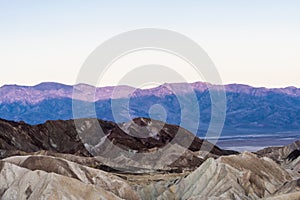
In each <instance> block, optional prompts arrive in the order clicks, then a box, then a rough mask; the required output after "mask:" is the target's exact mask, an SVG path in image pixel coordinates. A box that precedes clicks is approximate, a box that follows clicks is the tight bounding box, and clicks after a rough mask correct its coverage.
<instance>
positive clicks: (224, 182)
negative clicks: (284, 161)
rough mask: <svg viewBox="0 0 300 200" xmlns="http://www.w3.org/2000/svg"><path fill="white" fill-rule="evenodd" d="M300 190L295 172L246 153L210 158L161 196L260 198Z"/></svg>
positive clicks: (181, 197)
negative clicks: (294, 180)
mask: <svg viewBox="0 0 300 200" xmlns="http://www.w3.org/2000/svg"><path fill="white" fill-rule="evenodd" d="M287 185H289V187H288V188H289V190H288V191H287V190H286V188H287ZM299 190H300V188H299V186H298V185H297V184H295V183H294V182H293V179H292V177H291V175H290V174H289V173H288V172H287V171H286V170H284V169H283V168H281V167H280V166H279V165H278V164H276V163H275V162H274V161H273V160H271V159H269V158H266V157H264V158H258V157H257V156H256V155H254V154H251V153H243V154H241V155H235V156H225V157H220V158H219V159H217V160H214V159H212V158H210V159H208V160H207V161H206V162H205V163H203V164H202V165H201V166H200V167H199V168H198V169H197V170H195V171H194V172H192V173H191V174H190V175H188V176H187V177H186V178H183V179H181V180H180V181H179V182H178V183H176V184H174V185H172V186H171V187H170V188H169V189H168V190H167V191H165V192H164V193H163V194H161V195H160V196H159V197H158V199H259V198H269V197H273V196H280V195H283V193H284V194H286V193H291V194H290V195H291V197H292V196H295V198H297V197H298V198H300V195H299V193H298V191H299Z"/></svg>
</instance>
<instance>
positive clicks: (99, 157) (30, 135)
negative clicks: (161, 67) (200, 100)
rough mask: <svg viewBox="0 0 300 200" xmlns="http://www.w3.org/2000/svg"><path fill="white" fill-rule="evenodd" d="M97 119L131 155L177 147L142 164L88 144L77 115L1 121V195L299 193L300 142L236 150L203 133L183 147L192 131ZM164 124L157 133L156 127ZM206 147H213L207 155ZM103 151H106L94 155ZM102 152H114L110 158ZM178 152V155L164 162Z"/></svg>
mask: <svg viewBox="0 0 300 200" xmlns="http://www.w3.org/2000/svg"><path fill="white" fill-rule="evenodd" d="M93 123H96V121H95V120H92V119H84V120H82V121H81V124H82V126H81V127H80V128H82V130H85V131H87V133H89V134H95V133H94V131H96V130H97V129H96V128H95V127H94V124H93ZM97 123H100V124H101V127H103V129H104V132H105V136H106V137H105V139H107V140H110V141H114V144H115V145H118V146H119V147H121V148H122V149H125V150H126V151H129V152H133V153H134V154H133V157H134V156H136V157H137V156H138V155H139V153H147V152H153V151H158V149H161V148H163V147H165V146H166V145H168V144H172V145H171V146H172V148H170V149H169V150H170V151H168V149H167V153H166V154H162V155H161V159H160V160H158V161H157V160H155V159H153V160H151V159H150V160H149V159H148V160H146V159H144V160H143V158H139V161H140V162H142V164H141V163H136V162H135V160H134V159H129V158H128V157H126V156H120V155H118V154H117V152H113V153H112V152H109V149H106V148H103V147H102V146H101V145H99V143H97V142H95V143H96V144H94V145H90V146H87V145H86V144H87V143H88V141H84V142H86V143H83V142H82V141H83V140H80V139H78V135H77V134H76V128H75V126H74V123H73V122H72V121H52V122H47V123H46V124H43V125H38V126H30V125H27V124H24V123H15V122H9V121H5V120H1V121H0V157H1V160H0V198H1V199H4V200H5V199H16V200H19V199H20V200H22V199H24V200H25V199H30V200H36V199H49V200H50V199H91V200H94V199H108V200H110V199H128V200H135V199H145V200H148V199H149V200H151V199H160V200H164V199H166V200H167V199H174V200H177V199H178V200H179V199H197V200H198V199H201V200H202V199H204V200H205V199H215V200H216V199H226V200H227V199H241V200H244V199H245V200H248V199H249V200H250V199H251V200H252V199H274V200H275V199H279V200H280V199H284V200H288V199H291V200H293V199H295V200H298V199H300V157H299V155H300V153H299V152H298V144H300V142H295V143H294V144H291V145H289V146H286V147H280V148H279V147H276V148H267V149H264V150H261V151H259V152H256V153H249V152H244V153H241V154H237V152H234V151H225V150H222V149H220V148H218V147H216V146H214V145H212V144H210V143H208V142H206V141H204V140H201V139H199V138H193V140H192V141H193V142H192V144H191V146H190V147H189V148H185V147H184V146H183V145H182V144H184V141H183V140H185V139H186V138H184V137H183V138H180V139H174V138H175V133H177V132H178V130H179V129H180V130H181V131H182V133H184V134H186V137H187V138H190V137H193V135H192V134H191V133H189V132H188V131H186V130H184V129H181V128H180V127H178V126H173V125H168V124H166V125H164V124H161V122H158V121H155V120H150V119H144V118H140V119H135V122H134V123H131V124H121V125H119V126H118V125H116V124H114V123H112V122H105V121H101V120H99V121H98V120H97ZM122 126H123V128H120V127H122ZM124 127H126V130H125V128H124ZM141 127H142V128H141ZM143 127H144V128H143ZM158 127H160V131H159V132H158V133H156V135H155V140H153V137H152V136H153V133H154V131H153V130H156V129H155V128H158ZM124 130H125V131H124ZM136 134H143V135H144V136H145V135H146V136H147V137H143V138H140V137H136V136H137V135H136ZM124 138H125V139H124ZM174 140H175V141H174ZM171 141H173V142H171ZM102 142H103V140H102ZM89 144H92V143H91V142H90V143H89ZM101 144H103V143H101ZM202 145H203V146H204V147H203V148H201V146H202ZM87 147H88V148H90V149H88V148H87ZM87 149H88V150H89V151H87ZM91 149H92V151H91ZM206 149H212V150H211V152H210V153H208V154H207V152H205V150H206ZM200 150H201V151H200ZM100 151H101V152H102V154H96V156H92V155H91V152H92V153H97V152H100ZM103 152H104V153H105V154H108V153H109V155H115V156H114V157H111V158H108V157H105V156H104V155H105V154H103ZM176 156H178V159H177V160H174V161H173V162H172V163H171V164H167V165H166V164H164V163H168V162H171V161H172V159H171V158H172V157H176ZM130 158H131V157H130ZM129 168H130V169H131V171H128V170H127V169H129Z"/></svg>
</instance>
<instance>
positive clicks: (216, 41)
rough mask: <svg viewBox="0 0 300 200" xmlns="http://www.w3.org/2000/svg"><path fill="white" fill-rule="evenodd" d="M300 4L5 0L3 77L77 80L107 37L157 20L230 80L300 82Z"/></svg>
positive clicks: (0, 34) (7, 80)
mask: <svg viewBox="0 0 300 200" xmlns="http://www.w3.org/2000/svg"><path fill="white" fill-rule="evenodd" d="M299 10H300V1H297V0H294V1H292V0H281V1H276V0H252V1H243V0H219V1H217V0H210V1H208V0H205V1H200V0H194V1H189V0H187V1H176V0H164V1H162V0H152V1H148V0H127V1H126V0H119V1H115V0H109V1H108V0H107V1H92V0H87V1H84V0H81V1H79V0H77V1H76V0H72V1H71V0H69V1H66V0H19V1H17V0H0V66H1V75H0V76H1V79H0V85H3V84H22V85H34V84H37V83H40V82H44V81H56V82H61V83H67V84H74V83H75V80H76V76H77V73H78V71H79V69H80V67H81V65H82V63H83V62H84V60H85V59H86V58H87V56H88V55H89V54H90V53H91V51H93V50H94V49H95V48H96V47H97V46H98V45H100V44H101V43H102V42H103V41H105V40H107V39H109V38H110V37H112V36H114V35H117V34H119V33H122V32H124V31H129V30H133V29H138V28H148V27H151V28H164V29H170V30H173V31H177V32H180V33H182V34H184V35H186V36H188V37H189V38H191V39H192V40H194V41H196V42H197V43H198V44H199V45H200V46H202V47H203V48H204V49H205V51H206V52H207V53H208V55H209V56H210V57H211V58H212V60H213V61H214V63H215V64H216V67H217V69H218V70H219V73H220V75H221V78H222V80H223V82H224V83H234V82H236V83H246V84H250V85H254V86H266V87H285V86H290V85H294V86H298V87H300V79H299V75H300V36H299V35H300V12H299ZM190 81H194V80H190ZM107 84H110V83H109V82H107Z"/></svg>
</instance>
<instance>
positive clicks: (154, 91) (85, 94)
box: [0, 82, 300, 105]
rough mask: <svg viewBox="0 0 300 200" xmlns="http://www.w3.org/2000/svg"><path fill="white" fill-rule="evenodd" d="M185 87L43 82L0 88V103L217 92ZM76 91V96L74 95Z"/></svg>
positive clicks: (243, 90)
mask: <svg viewBox="0 0 300 200" xmlns="http://www.w3.org/2000/svg"><path fill="white" fill-rule="evenodd" d="M186 86H187V83H166V84H163V85H161V86H158V87H155V88H150V89H138V88H133V87H130V86H108V87H98V88H97V87H94V86H91V85H87V84H78V85H74V86H71V85H64V84H60V83H52V82H45V83H41V84H38V85H35V86H19V85H4V86H2V87H1V88H0V103H14V102H18V103H27V104H31V105H35V104H38V103H40V102H42V101H44V100H47V99H59V98H70V99H77V100H82V101H89V102H96V101H99V100H108V99H120V98H129V97H144V96H151V95H153V96H157V97H165V96H167V95H171V94H173V93H174V92H173V91H172V88H176V91H177V92H178V93H179V94H187V93H190V92H191V89H193V90H194V91H198V92H204V91H207V90H208V88H212V87H213V88H214V89H217V88H218V86H217V85H212V84H208V83H204V82H195V83H188V86H189V87H190V88H191V89H187V87H186ZM224 88H225V90H226V92H231V93H238V94H247V95H252V96H266V95H268V94H270V93H273V94H279V95H288V96H293V97H300V89H299V88H296V87H286V88H271V89H268V88H264V87H259V88H256V87H251V86H248V85H242V84H229V85H224ZM74 91H75V92H74Z"/></svg>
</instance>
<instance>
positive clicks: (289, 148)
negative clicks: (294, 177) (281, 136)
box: [255, 140, 300, 163]
mask: <svg viewBox="0 0 300 200" xmlns="http://www.w3.org/2000/svg"><path fill="white" fill-rule="evenodd" d="M299 149H300V140H298V141H295V142H293V143H292V144H289V145H286V146H283V147H267V148H265V149H262V150H260V151H257V152H255V153H256V154H257V155H259V156H265V157H269V158H272V159H273V160H274V161H276V162H278V163H282V162H284V161H285V160H286V159H288V158H289V156H290V158H292V157H294V156H295V155H294V156H293V155H290V154H291V153H292V152H294V151H295V150H299ZM293 154H295V152H294V153H293ZM296 157H297V156H296Z"/></svg>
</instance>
